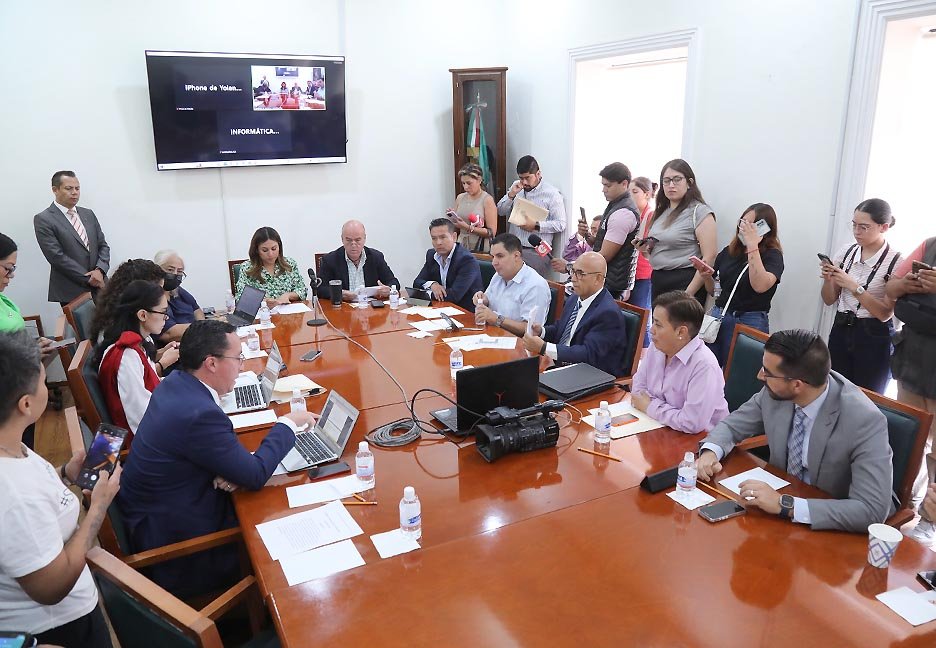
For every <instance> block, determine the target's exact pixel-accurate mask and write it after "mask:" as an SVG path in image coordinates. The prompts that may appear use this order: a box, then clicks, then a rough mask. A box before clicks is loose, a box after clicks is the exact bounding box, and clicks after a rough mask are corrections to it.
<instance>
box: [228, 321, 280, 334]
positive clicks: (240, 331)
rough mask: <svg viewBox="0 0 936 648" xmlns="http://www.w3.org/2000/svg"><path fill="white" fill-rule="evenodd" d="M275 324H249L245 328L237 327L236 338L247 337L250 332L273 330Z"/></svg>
mask: <svg viewBox="0 0 936 648" xmlns="http://www.w3.org/2000/svg"><path fill="white" fill-rule="evenodd" d="M274 328H276V324H274V323H273V322H270V323H269V324H249V325H247V326H238V327H237V337H247V335H249V334H250V332H251V331H262V330H264V329H274Z"/></svg>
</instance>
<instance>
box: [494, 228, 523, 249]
mask: <svg viewBox="0 0 936 648" xmlns="http://www.w3.org/2000/svg"><path fill="white" fill-rule="evenodd" d="M498 243H500V244H501V245H503V246H504V249H505V250H507V251H508V252H519V251H520V250H522V249H523V246H522V245H521V244H520V239H519V238H517V235H516V234H511V233H509V232H504V233H503V234H498V235H497V236H495V237H494V238H493V239H491V249H493V248H494V246H495V245H497V244H498Z"/></svg>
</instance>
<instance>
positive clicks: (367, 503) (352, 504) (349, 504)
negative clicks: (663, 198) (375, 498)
mask: <svg viewBox="0 0 936 648" xmlns="http://www.w3.org/2000/svg"><path fill="white" fill-rule="evenodd" d="M342 504H344V505H345V506H377V502H342Z"/></svg>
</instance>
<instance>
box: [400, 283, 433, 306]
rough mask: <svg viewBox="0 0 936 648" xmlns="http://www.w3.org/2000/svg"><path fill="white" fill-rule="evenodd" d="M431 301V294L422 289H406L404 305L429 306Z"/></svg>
mask: <svg viewBox="0 0 936 648" xmlns="http://www.w3.org/2000/svg"><path fill="white" fill-rule="evenodd" d="M431 301H432V293H430V292H429V291H428V290H423V289H422V288H415V287H413V288H407V289H406V303H407V304H408V305H409V306H429V304H430V302H431Z"/></svg>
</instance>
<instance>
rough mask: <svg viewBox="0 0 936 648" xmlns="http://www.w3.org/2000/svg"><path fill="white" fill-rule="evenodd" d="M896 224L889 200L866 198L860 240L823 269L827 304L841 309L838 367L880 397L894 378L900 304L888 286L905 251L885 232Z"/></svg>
mask: <svg viewBox="0 0 936 648" xmlns="http://www.w3.org/2000/svg"><path fill="white" fill-rule="evenodd" d="M895 222H896V221H895V219H894V216H893V215H892V214H891V208H890V205H889V204H888V203H887V202H886V201H884V200H881V199H880V198H870V199H868V200H865V201H864V202H862V203H861V204H859V205H858V206H857V207H855V213H854V215H853V216H852V231H853V233H854V236H855V242H854V243H852V244H851V245H847V246H845V248H843V249H842V250H839V252H838V254H836V255H835V257H834V259H833V263H832V264H831V265H830V264H829V263H827V262H825V261H821V262H820V265H819V268H820V272H821V273H822V279H823V282H822V301H824V302H825V303H826V305H829V306H831V305H832V304H835V308H836V312H835V323H834V324H833V325H832V331H831V332H830V333H829V353H830V354H831V356H832V369H834V370H835V371H837V372H839V373H840V374H842V375H843V376H845V377H846V378H848V379H849V380H850V381H852V382H853V383H855V384H856V385H858V386H860V387H864V388H866V389H870V390H872V391H876V392H877V393H879V394H883V393H884V391H885V390H886V389H887V383H888V381H889V380H890V377H891V372H890V357H891V352H892V351H893V347H892V346H891V336H892V335H893V334H894V323H893V321H892V319H891V318H892V317H893V315H894V300H893V299H892V298H890V297H888V296H887V294H886V287H887V280H888V279H889V278H890V276H891V273H893V272H894V267H895V266H896V265H897V262H898V261H899V259H900V252H898V251H897V250H895V249H894V248H893V247H891V245H890V244H889V243H888V242H887V240H886V237H885V234H887V230H889V229H890V228H891V227H893V226H894V224H895ZM723 287H724V286H723Z"/></svg>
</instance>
